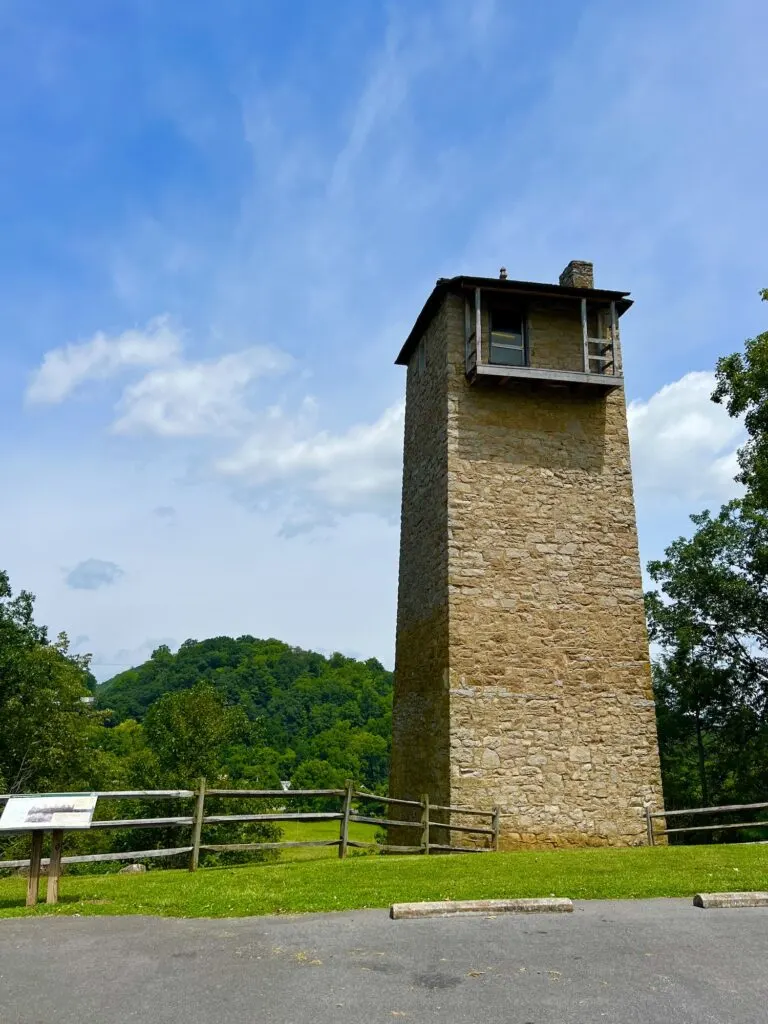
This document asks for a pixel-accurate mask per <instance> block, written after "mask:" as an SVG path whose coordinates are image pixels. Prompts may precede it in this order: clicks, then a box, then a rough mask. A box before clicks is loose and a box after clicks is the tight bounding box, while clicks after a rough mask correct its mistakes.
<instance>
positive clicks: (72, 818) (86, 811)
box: [0, 793, 96, 832]
mask: <svg viewBox="0 0 768 1024" xmlns="http://www.w3.org/2000/svg"><path fill="white" fill-rule="evenodd" d="M95 809H96V794H95V793H41V794H39V795H38V796H12V797H10V799H9V800H8V803H7V804H6V805H5V808H4V810H3V813H2V815H0V830H3V831H14V832H29V831H32V830H34V829H54V828H63V829H72V828H90V827H91V819H92V818H93V812H94V811H95Z"/></svg>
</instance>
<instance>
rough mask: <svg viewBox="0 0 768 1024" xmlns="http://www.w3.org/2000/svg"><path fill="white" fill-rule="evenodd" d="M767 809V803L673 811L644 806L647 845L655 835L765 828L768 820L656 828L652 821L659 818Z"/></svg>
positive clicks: (652, 843)
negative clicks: (655, 809) (656, 809)
mask: <svg viewBox="0 0 768 1024" xmlns="http://www.w3.org/2000/svg"><path fill="white" fill-rule="evenodd" d="M766 809H768V803H759V804H724V805H723V806H721V807H691V808H690V809H689V810H677V809H676V810H674V811H652V810H651V808H650V807H648V806H647V807H646V808H645V824H646V831H647V835H648V845H649V846H654V845H655V843H656V838H657V836H671V835H675V834H679V833H681V832H720V831H722V830H724V829H734V828H737V829H745V828H766V827H768V820H763V821H739V822H730V821H729V822H724V823H722V824H719V825H685V826H679V827H675V828H669V827H664V828H657V827H656V826H655V825H654V822H655V821H657V820H659V819H661V820H663V821H664V823H665V826H666V821H667V819H669V818H675V817H678V818H679V817H686V816H688V815H702V814H710V815H711V814H737V813H740V812H742V811H761V810H766Z"/></svg>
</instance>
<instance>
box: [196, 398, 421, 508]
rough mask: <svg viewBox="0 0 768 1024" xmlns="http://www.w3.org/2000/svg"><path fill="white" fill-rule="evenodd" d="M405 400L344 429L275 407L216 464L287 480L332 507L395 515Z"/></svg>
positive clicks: (251, 476)
mask: <svg viewBox="0 0 768 1024" xmlns="http://www.w3.org/2000/svg"><path fill="white" fill-rule="evenodd" d="M403 415H404V406H403V403H402V402H398V403H397V404H396V405H393V406H391V407H390V408H388V409H386V410H385V411H384V412H383V413H382V414H381V416H380V417H379V418H378V419H377V420H375V421H374V422H373V423H364V424H358V425H356V426H353V427H351V428H350V429H349V430H347V431H346V432H344V433H341V434H332V433H330V432H328V431H319V432H314V433H313V432H312V430H311V420H312V419H313V415H312V412H311V410H309V411H308V410H307V408H306V403H305V411H304V414H303V415H300V416H299V417H298V418H297V419H295V420H294V421H293V422H291V421H289V420H288V419H287V418H286V417H284V415H283V414H282V413H281V412H279V411H274V412H273V414H272V418H271V422H269V423H268V424H267V425H266V427H265V428H264V429H262V430H260V431H258V432H256V433H254V434H252V435H251V436H250V437H248V438H247V439H246V440H245V441H244V442H243V444H242V445H241V446H240V447H239V448H238V449H237V450H236V451H234V452H233V453H232V454H230V455H228V456H226V457H224V458H222V459H220V460H219V461H218V462H217V465H216V468H217V469H218V471H219V472H220V473H222V474H223V475H225V476H229V477H233V478H236V479H238V480H241V481H242V482H243V483H246V484H250V485H254V486H267V485H280V484H283V485H289V486H290V487H291V488H292V489H294V490H296V491H300V492H301V493H302V494H303V496H304V499H305V501H309V502H313V503H314V504H317V503H319V504H320V505H321V506H323V507H324V508H325V509H327V510H331V511H333V512H344V513H349V512H373V513H375V514H378V515H382V516H384V517H385V518H388V519H393V518H395V517H396V516H397V512H398V508H399V495H400V484H401V477H402V452H403Z"/></svg>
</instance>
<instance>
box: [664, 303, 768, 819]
mask: <svg viewBox="0 0 768 1024" xmlns="http://www.w3.org/2000/svg"><path fill="white" fill-rule="evenodd" d="M761 295H762V298H763V299H764V300H768V291H765V292H762V293H761ZM712 398H713V401H715V402H718V403H723V404H725V405H726V406H727V408H728V412H729V413H730V415H732V416H739V417H741V416H743V417H744V423H745V427H746V430H747V440H746V442H745V444H744V445H743V446H742V448H741V449H740V451H739V456H738V459H739V467H740V472H739V476H738V478H737V479H739V480H740V482H741V483H743V484H744V488H745V490H744V494H743V496H742V497H740V498H738V499H736V500H734V501H731V502H729V503H728V504H726V505H725V506H723V508H722V509H721V510H720V511H719V513H717V514H716V515H713V514H711V513H710V512H702V513H699V514H697V515H694V516H692V517H691V519H692V522H693V524H694V527H695V529H694V533H693V535H692V536H691V537H690V538H683V537H681V538H678V540H676V541H675V542H674V543H673V544H671V545H670V546H669V547H668V548H667V550H666V552H665V557H664V558H663V559H660V560H658V561H654V562H651V563H650V564H649V566H648V571H649V574H650V576H651V579H652V580H653V581H654V582H655V583H656V584H657V587H658V590H657V591H654V592H652V593H649V594H648V595H647V596H646V606H647V611H648V622H649V629H650V635H651V640H652V641H653V642H654V644H655V645H656V646H657V648H658V649H659V650H660V651H661V657H660V659H659V662H658V664H657V665H656V669H655V688H656V696H657V704H658V707H659V716H658V717H659V737H660V743H661V753H662V764H663V769H664V787H665V796H666V798H667V801H668V803H669V804H670V805H671V806H681V805H682V806H686V805H687V806H691V804H695V803H699V802H700V801H701V802H703V803H715V804H718V803H729V802H734V801H745V802H746V801H758V800H760V799H762V800H765V799H767V798H768V797H767V796H766V794H768V332H765V333H763V334H760V335H758V336H757V337H756V338H752V339H750V340H748V341H747V342H746V344H745V346H744V352H743V353H740V352H737V353H734V354H732V355H729V356H726V357H724V358H722V359H720V360H719V362H718V364H717V383H716V388H715V391H714V393H713V396H712Z"/></svg>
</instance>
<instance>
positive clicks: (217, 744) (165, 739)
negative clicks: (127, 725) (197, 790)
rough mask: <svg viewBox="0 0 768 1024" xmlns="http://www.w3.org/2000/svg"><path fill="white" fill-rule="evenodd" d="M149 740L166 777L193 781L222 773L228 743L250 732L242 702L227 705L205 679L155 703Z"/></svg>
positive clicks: (147, 723)
mask: <svg viewBox="0 0 768 1024" xmlns="http://www.w3.org/2000/svg"><path fill="white" fill-rule="evenodd" d="M144 732H145V735H146V739H147V744H148V746H149V748H150V749H151V750H152V752H153V753H154V754H155V756H156V757H157V761H158V764H159V766H160V768H161V770H162V771H163V773H164V774H165V776H166V777H167V779H168V780H173V781H174V782H176V783H178V784H179V785H191V784H192V783H193V782H194V780H195V779H197V778H199V777H200V776H201V775H204V776H205V777H206V778H208V779H210V780H214V779H216V778H218V776H219V775H220V774H221V771H222V768H223V764H224V759H225V751H226V748H227V746H229V745H230V744H232V743H234V742H235V741H236V740H237V739H239V738H242V736H243V735H244V734H247V733H248V732H249V723H248V719H247V716H246V715H245V712H244V711H243V710H242V708H240V707H227V706H226V704H225V701H224V698H223V697H222V695H221V694H220V693H218V692H217V691H216V690H215V689H214V688H213V687H212V686H210V685H209V684H207V683H198V684H197V685H196V686H194V687H192V689H191V690H182V691H181V692H179V693H168V694H166V695H165V696H164V697H161V698H160V699H159V700H157V701H155V703H154V704H153V705H152V706H151V708H150V709H149V711H148V712H147V716H146V719H145V722H144Z"/></svg>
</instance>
